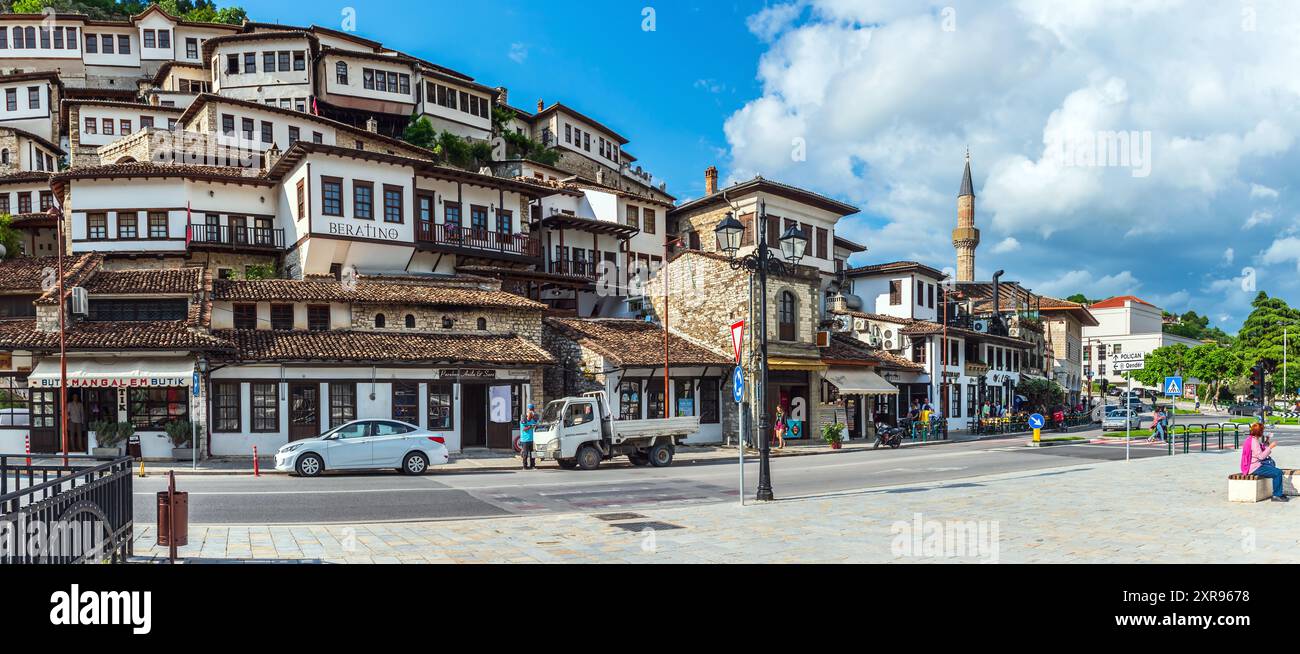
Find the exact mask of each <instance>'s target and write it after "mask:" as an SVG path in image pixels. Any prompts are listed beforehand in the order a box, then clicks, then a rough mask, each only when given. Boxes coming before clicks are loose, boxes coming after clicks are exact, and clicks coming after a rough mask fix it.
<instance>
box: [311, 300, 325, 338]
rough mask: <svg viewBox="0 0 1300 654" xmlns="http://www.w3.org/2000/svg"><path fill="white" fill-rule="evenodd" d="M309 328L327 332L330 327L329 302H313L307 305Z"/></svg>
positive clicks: (314, 330)
mask: <svg viewBox="0 0 1300 654" xmlns="http://www.w3.org/2000/svg"><path fill="white" fill-rule="evenodd" d="M307 329H308V330H310V331H313V332H327V331H329V329H330V308H329V305H327V304H312V305H308V307H307Z"/></svg>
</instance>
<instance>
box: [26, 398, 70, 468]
mask: <svg viewBox="0 0 1300 654" xmlns="http://www.w3.org/2000/svg"><path fill="white" fill-rule="evenodd" d="M30 415H31V432H30V433H31V437H32V453H33V454H54V453H56V452H61V451H63V449H62V444H61V443H60V440H61V437H60V434H59V391H58V389H53V390H35V389H33V390H32V392H31V411H30ZM69 451H71V449H69Z"/></svg>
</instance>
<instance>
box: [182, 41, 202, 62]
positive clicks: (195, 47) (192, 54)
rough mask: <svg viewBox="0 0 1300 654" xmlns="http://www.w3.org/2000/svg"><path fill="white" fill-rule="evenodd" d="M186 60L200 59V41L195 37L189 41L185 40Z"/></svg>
mask: <svg viewBox="0 0 1300 654" xmlns="http://www.w3.org/2000/svg"><path fill="white" fill-rule="evenodd" d="M185 58H186V59H198V58H199V40H198V39H196V38H193V37H191V38H188V39H185Z"/></svg>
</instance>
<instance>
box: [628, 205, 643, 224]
mask: <svg viewBox="0 0 1300 654" xmlns="http://www.w3.org/2000/svg"><path fill="white" fill-rule="evenodd" d="M639 212H640V209H637V208H636V207H634V206H632V205H630V204H629V205H628V206H627V224H628V225H629V226H631V227H635V228H637V229H641V217H640V215H639Z"/></svg>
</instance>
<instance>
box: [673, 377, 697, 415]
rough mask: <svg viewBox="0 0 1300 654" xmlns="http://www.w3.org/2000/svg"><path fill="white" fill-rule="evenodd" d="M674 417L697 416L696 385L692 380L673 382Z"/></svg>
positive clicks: (676, 380)
mask: <svg viewBox="0 0 1300 654" xmlns="http://www.w3.org/2000/svg"><path fill="white" fill-rule="evenodd" d="M673 398H674V399H675V401H674V402H673V404H674V406H673V415H675V416H678V417H684V416H693V415H695V384H694V382H693V380H690V379H674V380H673Z"/></svg>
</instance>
